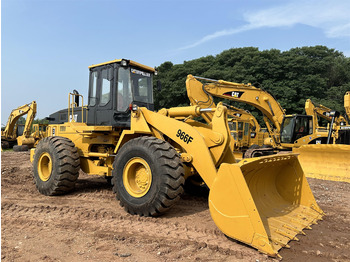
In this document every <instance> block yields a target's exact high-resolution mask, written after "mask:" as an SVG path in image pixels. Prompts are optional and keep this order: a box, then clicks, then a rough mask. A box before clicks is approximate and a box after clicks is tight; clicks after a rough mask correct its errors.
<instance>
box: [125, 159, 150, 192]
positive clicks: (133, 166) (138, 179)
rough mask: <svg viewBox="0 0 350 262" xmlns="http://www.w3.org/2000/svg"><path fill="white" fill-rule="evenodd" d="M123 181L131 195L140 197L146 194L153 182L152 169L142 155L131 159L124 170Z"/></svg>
mask: <svg viewBox="0 0 350 262" xmlns="http://www.w3.org/2000/svg"><path fill="white" fill-rule="evenodd" d="M123 183H124V186H125V189H126V191H127V192H128V193H129V194H130V195H131V196H133V197H136V198H140V197H143V196H144V195H146V194H147V192H148V191H149V189H150V187H151V183H152V171H151V168H150V167H149V165H148V163H147V162H146V161H145V160H144V159H142V158H140V157H134V158H132V159H130V160H129V161H128V163H126V165H125V167H124V170H123Z"/></svg>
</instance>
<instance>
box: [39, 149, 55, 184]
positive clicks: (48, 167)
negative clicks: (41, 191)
mask: <svg viewBox="0 0 350 262" xmlns="http://www.w3.org/2000/svg"><path fill="white" fill-rule="evenodd" d="M51 171H52V160H51V156H50V154H49V153H43V154H41V156H40V157H39V161H38V173H39V177H40V179H41V180H42V181H47V180H49V178H50V176H51Z"/></svg>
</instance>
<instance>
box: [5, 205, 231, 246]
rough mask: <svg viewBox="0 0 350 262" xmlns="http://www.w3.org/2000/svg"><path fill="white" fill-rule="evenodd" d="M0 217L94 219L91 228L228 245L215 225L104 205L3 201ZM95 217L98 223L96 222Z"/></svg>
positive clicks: (91, 220) (82, 220)
mask: <svg viewBox="0 0 350 262" xmlns="http://www.w3.org/2000/svg"><path fill="white" fill-rule="evenodd" d="M1 210H2V214H3V218H5V219H7V218H14V217H17V218H22V219H25V221H31V218H33V217H35V219H36V221H48V220H50V221H54V220H58V219H60V220H65V219H70V220H75V221H80V222H82V223H84V221H85V220H86V221H87V222H88V223H92V222H95V226H94V230H99V231H103V230H115V231H116V232H126V233H129V234H135V233H137V234H141V235H144V236H147V237H158V238H159V237H161V238H168V239H169V238H173V239H181V240H190V241H193V242H197V243H202V242H203V243H206V244H207V245H218V246H219V247H221V248H230V246H232V244H233V243H232V242H231V241H229V240H228V239H226V237H225V236H224V235H223V233H222V232H221V231H220V230H219V229H214V230H211V229H205V228H199V227H197V226H191V225H189V224H182V223H176V222H175V223H174V222H173V221H172V220H169V219H167V218H152V217H139V216H132V215H130V214H127V213H118V212H115V211H112V210H106V208H105V207H102V208H99V209H95V208H88V207H85V206H80V207H71V206H53V205H34V206H31V205H30V204H29V205H26V203H23V202H21V203H18V204H13V203H10V202H9V203H7V202H6V201H4V202H3V204H2V207H1ZM96 221H99V223H96Z"/></svg>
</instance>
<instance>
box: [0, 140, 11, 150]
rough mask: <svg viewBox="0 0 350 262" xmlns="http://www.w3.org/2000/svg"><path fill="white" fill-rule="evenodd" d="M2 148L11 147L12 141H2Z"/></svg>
mask: <svg viewBox="0 0 350 262" xmlns="http://www.w3.org/2000/svg"><path fill="white" fill-rule="evenodd" d="M1 148H2V149H8V148H10V143H9V142H7V141H1Z"/></svg>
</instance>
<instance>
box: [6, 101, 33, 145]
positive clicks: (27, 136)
mask: <svg viewBox="0 0 350 262" xmlns="http://www.w3.org/2000/svg"><path fill="white" fill-rule="evenodd" d="M36 110H37V104H36V102H35V101H33V102H31V103H29V104H25V105H23V106H20V107H18V108H16V109H14V110H12V112H11V114H10V116H9V118H8V120H7V123H6V126H5V128H4V130H2V131H1V148H4V149H6V148H9V147H13V150H14V151H26V150H28V148H31V147H33V146H34V144H35V139H34V138H33V137H31V127H32V124H33V120H34V118H35V115H36ZM24 115H27V118H26V122H25V124H24V129H23V134H22V135H18V132H17V126H18V123H17V121H18V120H19V118H20V117H22V116H24ZM16 143H17V145H15V144H16Z"/></svg>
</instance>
